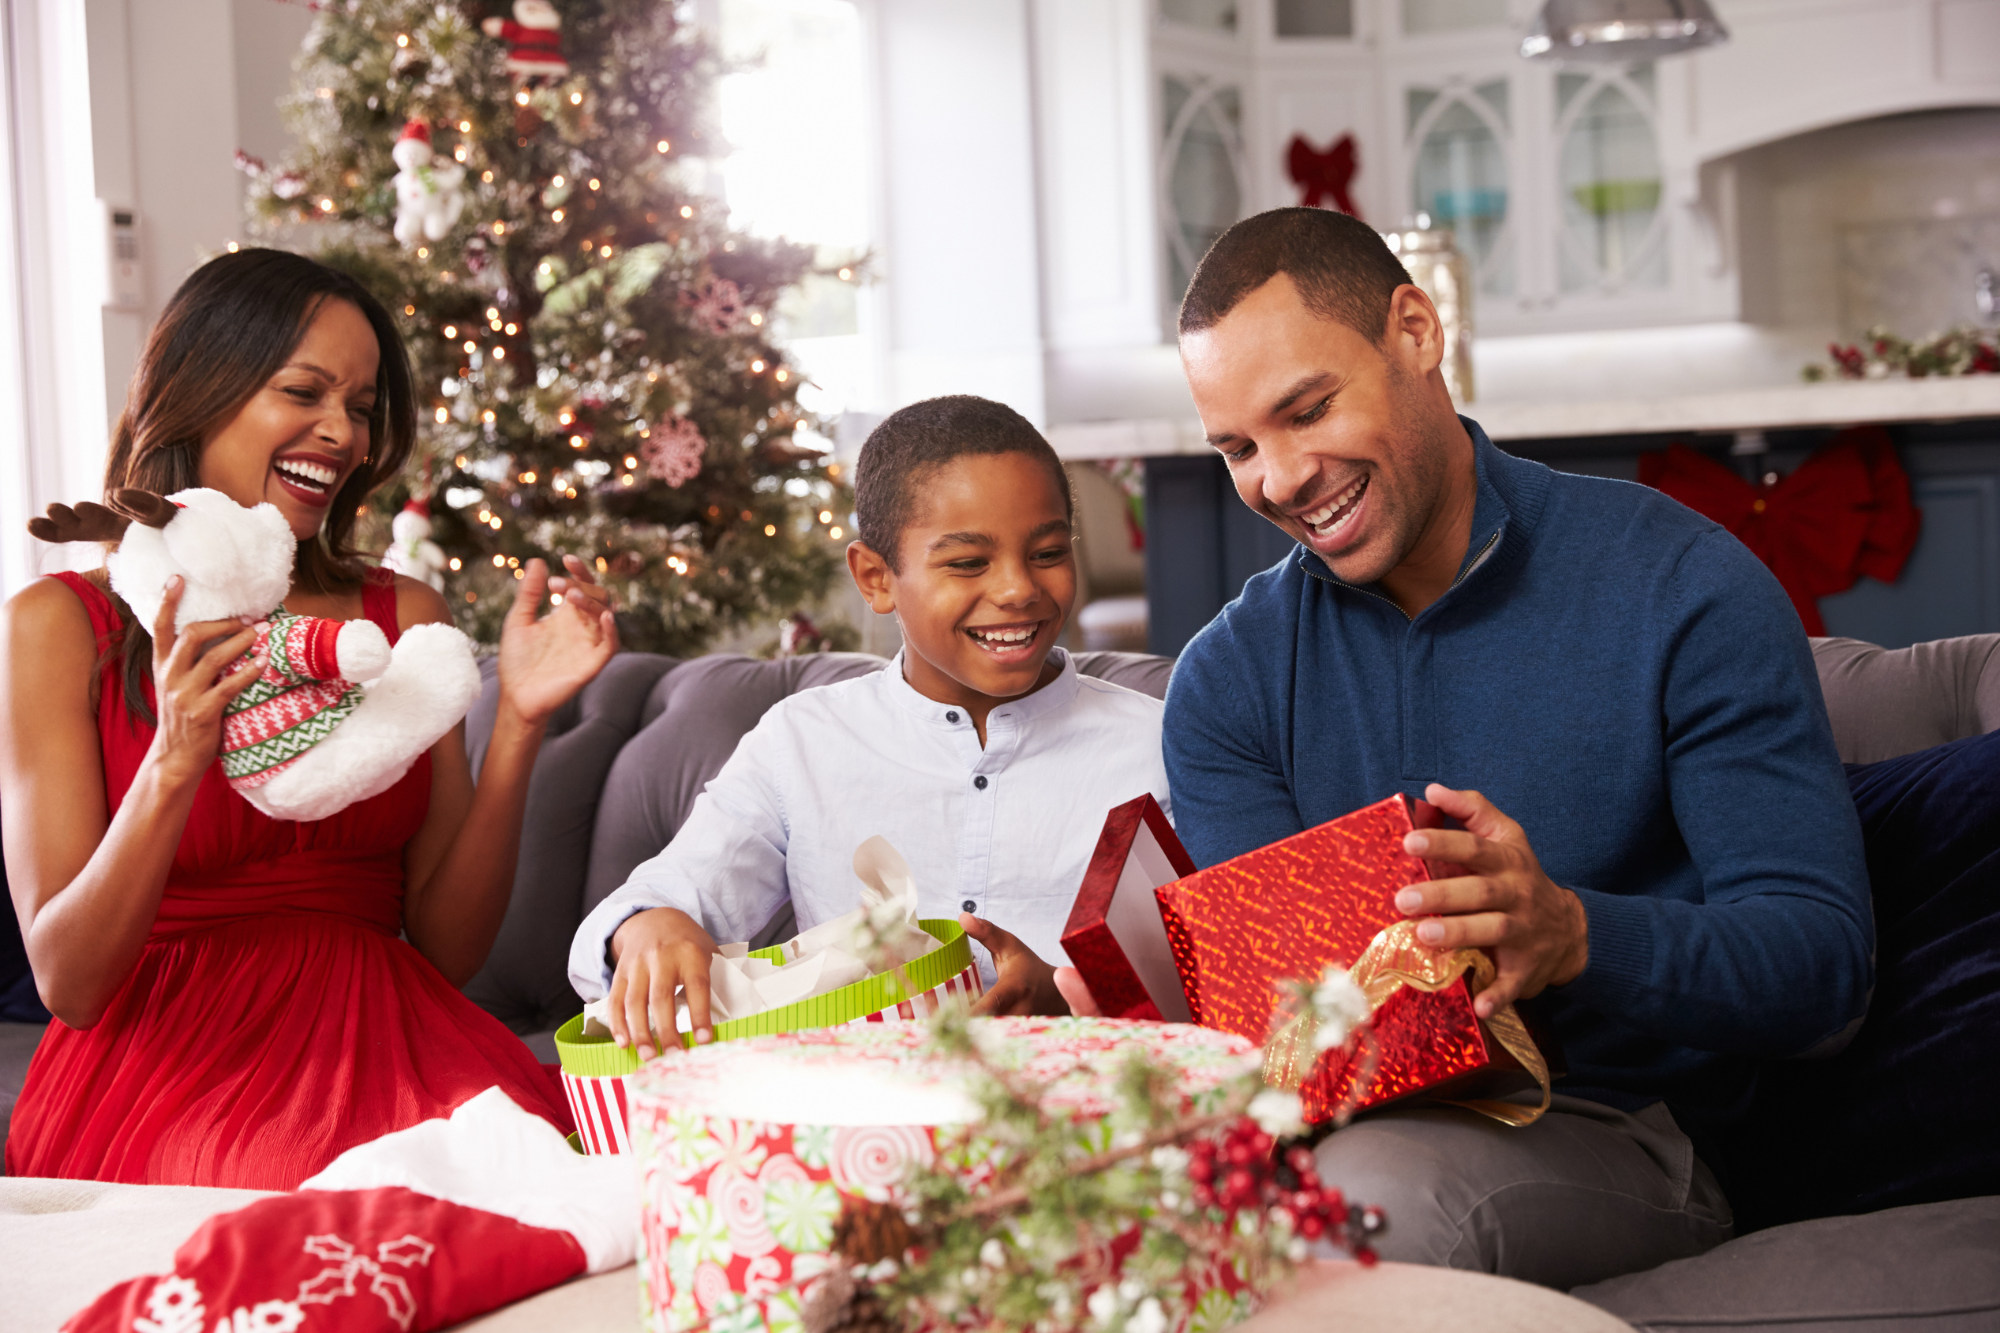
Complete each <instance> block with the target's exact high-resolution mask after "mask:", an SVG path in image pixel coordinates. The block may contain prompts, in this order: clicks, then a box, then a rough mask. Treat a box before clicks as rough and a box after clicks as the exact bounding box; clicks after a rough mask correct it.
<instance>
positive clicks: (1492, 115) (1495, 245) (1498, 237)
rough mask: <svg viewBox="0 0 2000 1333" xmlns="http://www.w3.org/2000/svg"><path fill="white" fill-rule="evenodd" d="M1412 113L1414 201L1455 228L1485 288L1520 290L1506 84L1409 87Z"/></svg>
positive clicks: (1416, 209)
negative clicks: (1511, 212) (1510, 204)
mask: <svg viewBox="0 0 2000 1333" xmlns="http://www.w3.org/2000/svg"><path fill="white" fill-rule="evenodd" d="M1404 96H1405V112H1406V114H1407V117H1408V120H1407V125H1408V134H1409V138H1410V143H1411V145H1412V157H1413V159H1414V163H1413V169H1412V171H1411V179H1410V186H1411V189H1410V208H1411V211H1412V212H1413V213H1416V214H1423V215H1427V216H1428V217H1429V219H1430V223H1431V225H1432V226H1437V227H1449V228H1451V229H1452V231H1453V232H1454V233H1455V237H1456V240H1457V243H1458V248H1459V250H1460V251H1461V252H1462V253H1463V254H1464V255H1465V256H1466V258H1467V259H1468V260H1469V261H1470V262H1471V264H1472V268H1473V273H1474V275H1475V279H1476V281H1477V284H1478V287H1479V289H1480V290H1481V291H1483V292H1486V293H1488V294H1490V295H1495V296H1505V295H1509V294H1511V293H1512V292H1513V290H1514V263H1513V240H1512V237H1511V235H1510V234H1509V232H1508V229H1507V136H1508V124H1507V107H1508V95H1507V83H1506V80H1504V79H1495V80H1493V81H1491V82H1489V83H1482V84H1480V85H1479V86H1477V87H1474V88H1467V87H1463V86H1459V87H1451V88H1408V89H1406V90H1405V95H1404Z"/></svg>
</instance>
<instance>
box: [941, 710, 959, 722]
mask: <svg viewBox="0 0 2000 1333" xmlns="http://www.w3.org/2000/svg"><path fill="white" fill-rule="evenodd" d="M944 720H945V721H947V722H956V721H958V712H957V710H955V709H954V710H953V711H952V712H949V713H946V714H945V715H944Z"/></svg>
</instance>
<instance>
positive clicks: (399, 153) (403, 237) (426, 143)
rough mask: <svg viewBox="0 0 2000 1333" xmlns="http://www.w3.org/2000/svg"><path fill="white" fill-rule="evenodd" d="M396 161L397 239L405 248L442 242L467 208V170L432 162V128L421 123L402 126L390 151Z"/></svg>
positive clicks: (457, 166) (453, 165) (452, 164)
mask: <svg viewBox="0 0 2000 1333" xmlns="http://www.w3.org/2000/svg"><path fill="white" fill-rule="evenodd" d="M390 156H391V157H393V158H395V159H396V166H397V168H398V170H397V172H396V240H397V241H398V242H399V243H400V244H402V245H406V246H413V245H418V244H420V243H422V242H423V241H426V240H430V241H441V240H443V239H444V238H445V237H446V236H447V235H449V234H450V232H451V229H452V227H453V226H454V225H456V224H457V222H458V215H459V214H460V213H461V212H463V211H464V209H465V192H464V190H463V189H461V188H460V187H461V186H463V185H464V183H465V168H464V167H461V166H459V165H458V164H457V163H455V162H453V163H447V164H444V165H437V164H435V163H433V162H432V160H431V158H432V153H431V127H430V126H428V125H426V124H424V122H422V121H421V120H413V121H411V122H409V123H408V124H407V125H405V126H403V135H402V137H401V138H399V139H398V140H396V146H395V147H394V148H393V149H391V150H390Z"/></svg>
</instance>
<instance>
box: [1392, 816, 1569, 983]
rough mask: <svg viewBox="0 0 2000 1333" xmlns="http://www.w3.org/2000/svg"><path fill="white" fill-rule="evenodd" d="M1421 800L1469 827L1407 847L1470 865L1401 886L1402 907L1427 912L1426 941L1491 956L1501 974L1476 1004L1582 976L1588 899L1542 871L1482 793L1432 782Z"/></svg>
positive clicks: (1424, 836)
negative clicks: (1455, 874)
mask: <svg viewBox="0 0 2000 1333" xmlns="http://www.w3.org/2000/svg"><path fill="white" fill-rule="evenodd" d="M1424 799H1425V800H1427V801H1429V802H1430V803H1431V804H1432V805H1434V806H1436V807H1437V808H1438V809H1440V810H1442V811H1444V812H1445V813H1446V814H1448V815H1450V816H1451V817H1452V818H1453V819H1456V820H1457V821H1458V822H1459V823H1461V824H1463V825H1465V830H1464V831H1463V832H1460V831H1458V830H1456V829H1423V830H1420V831H1418V832H1415V833H1407V834H1405V835H1403V850H1405V851H1407V852H1408V853H1410V855H1412V856H1421V857H1425V858H1427V859H1429V860H1432V861H1454V862H1457V863H1458V864H1459V865H1460V866H1462V867H1464V868H1465V869H1466V870H1467V871H1468V872H1470V873H1468V874H1466V875H1463V876H1460V877H1459V878H1457V879H1440V880H1432V881H1430V882H1429V883H1425V884H1411V885H1409V886H1407V887H1405V888H1404V889H1402V890H1400V891H1399V892H1398V893H1397V894H1396V907H1397V909H1398V910H1399V911H1401V912H1402V913H1403V915H1405V916H1416V917H1428V918H1430V919H1429V920H1426V921H1424V922H1423V923H1421V924H1420V925H1418V927H1417V938H1418V939H1419V940H1421V941H1422V942H1423V943H1425V944H1428V945H1430V946H1432V947H1433V948H1439V949H1484V950H1486V951H1487V952H1488V953H1489V954H1491V955H1492V956H1493V961H1494V963H1495V965H1496V966H1497V967H1498V969H1499V971H1498V975H1496V976H1495V977H1494V978H1493V984H1492V985H1490V986H1488V987H1487V988H1486V989H1485V990H1483V991H1481V992H1479V996H1478V998H1477V999H1475V1000H1474V1001H1473V1005H1472V1007H1473V1010H1474V1011H1475V1012H1476V1013H1477V1014H1478V1015H1479V1016H1480V1017H1481V1018H1491V1017H1492V1016H1493V1015H1494V1014H1495V1013H1497V1012H1499V1011H1500V1010H1501V1009H1502V1008H1503V1007H1505V1006H1506V1005H1509V1004H1512V1003H1513V1002H1514V1001H1515V1000H1519V999H1527V998H1529V997H1530V996H1534V995H1539V994H1541V992H1542V991H1543V990H1544V989H1545V988H1546V987H1549V986H1561V985H1563V984H1565V983H1567V982H1571V981H1574V980H1576V978H1577V977H1578V976H1579V975H1581V974H1582V972H1583V969H1584V966H1585V964H1587V963H1588V962H1589V961H1590V933H1589V928H1588V923H1587V922H1586V920H1585V918H1584V912H1583V900H1582V899H1580V898H1578V897H1577V896H1576V895H1575V894H1574V893H1571V892H1570V891H1569V890H1568V889H1565V888H1562V887H1560V886H1558V885H1557V884H1556V883H1554V882H1553V881H1552V880H1550V879H1549V877H1548V876H1547V875H1545V874H1543V873H1542V863H1541V862H1540V861H1538V860H1536V859H1535V849H1534V848H1532V847H1530V846H1529V845H1528V835H1527V834H1525V833H1523V832H1522V831H1521V826H1520V825H1519V824H1516V823H1515V822H1514V821H1513V820H1511V819H1509V818H1507V816H1506V815H1504V814H1501V813H1500V811H1499V810H1497V809H1495V808H1494V805H1493V803H1492V802H1491V801H1489V800H1487V799H1486V798H1485V797H1484V796H1481V795H1480V794H1479V793H1478V792H1476V791H1453V790H1452V789H1451V788H1449V787H1446V786H1444V785H1442V784H1441V783H1436V782H1433V783H1432V784H1431V785H1430V786H1429V787H1427V788H1426V789H1425V790H1424Z"/></svg>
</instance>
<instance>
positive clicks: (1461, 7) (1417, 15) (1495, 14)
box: [1396, 0, 1507, 37]
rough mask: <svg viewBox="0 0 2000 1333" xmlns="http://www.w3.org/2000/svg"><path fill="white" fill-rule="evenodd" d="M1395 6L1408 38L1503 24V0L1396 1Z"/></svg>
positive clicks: (1505, 23)
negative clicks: (1399, 11) (1399, 12)
mask: <svg viewBox="0 0 2000 1333" xmlns="http://www.w3.org/2000/svg"><path fill="white" fill-rule="evenodd" d="M1396 7H1397V9H1399V10H1401V11H1402V15H1403V32H1404V35H1406V36H1410V37H1419V36H1423V35H1425V34H1427V33H1434V32H1459V31H1462V30H1464V29H1466V28H1496V27H1505V26H1506V25H1507V0H1400V2H1399V3H1398V4H1397V6H1396Z"/></svg>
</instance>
